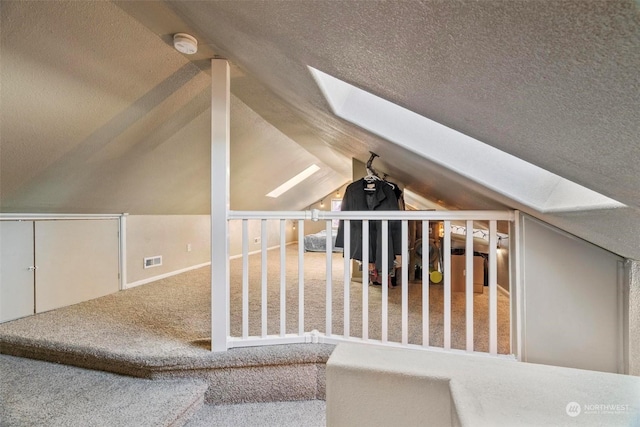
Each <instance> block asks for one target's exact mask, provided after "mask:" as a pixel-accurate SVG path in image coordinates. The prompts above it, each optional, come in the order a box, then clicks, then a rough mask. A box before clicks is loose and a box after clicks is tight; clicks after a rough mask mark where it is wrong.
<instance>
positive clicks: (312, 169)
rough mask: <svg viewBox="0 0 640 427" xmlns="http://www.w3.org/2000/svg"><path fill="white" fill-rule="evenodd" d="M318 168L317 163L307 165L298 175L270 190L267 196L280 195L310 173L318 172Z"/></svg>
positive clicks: (274, 196)
mask: <svg viewBox="0 0 640 427" xmlns="http://www.w3.org/2000/svg"><path fill="white" fill-rule="evenodd" d="M319 170H320V167H319V166H318V165H315V164H313V165H311V166H309V167H308V168H306V169H305V170H303V171H302V172H300V173H299V174H298V175H296V176H294V177H293V178H291V179H290V180H288V181H287V182H285V183H284V184H282V185H280V186H279V187H278V188H276V189H275V190H273V191H272V192H270V193H268V194H267V197H273V198H276V197H280V196H281V195H282V194H283V193H285V192H287V191H289V190H291V189H292V188H293V187H295V186H296V185H298V184H300V183H301V182H302V181H304V180H305V179H307V178H309V177H310V176H311V175H313V174H314V173H316V172H318V171H319Z"/></svg>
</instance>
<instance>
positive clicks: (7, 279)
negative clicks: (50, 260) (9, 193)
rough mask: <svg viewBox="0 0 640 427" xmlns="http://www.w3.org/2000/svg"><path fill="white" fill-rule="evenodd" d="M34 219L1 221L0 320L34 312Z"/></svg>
mask: <svg viewBox="0 0 640 427" xmlns="http://www.w3.org/2000/svg"><path fill="white" fill-rule="evenodd" d="M33 267H34V263H33V221H0V322H4V321H7V320H13V319H17V318H20V317H25V316H29V315H31V314H33V312H34V305H33V301H34V294H33V293H34V286H33V277H34V269H33Z"/></svg>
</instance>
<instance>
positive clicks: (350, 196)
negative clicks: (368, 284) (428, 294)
mask: <svg viewBox="0 0 640 427" xmlns="http://www.w3.org/2000/svg"><path fill="white" fill-rule="evenodd" d="M368 184H369V183H367V182H366V181H365V179H364V178H362V179H360V180H358V181H354V182H352V183H351V184H349V185H348V186H347V188H346V189H345V192H344V197H343V198H342V207H341V210H343V211H397V210H400V208H399V204H398V199H397V196H396V193H395V191H394V189H393V188H392V187H391V186H390V185H389V184H388V183H386V182H384V181H379V180H376V181H374V185H375V191H368V190H365V188H366V186H367V185H368ZM349 229H350V238H349V242H350V244H349V251H350V254H349V258H350V259H356V260H358V261H362V221H356V220H351V221H350V227H349ZM388 243H389V252H388V260H389V264H388V267H389V269H392V268H393V260H394V258H395V256H396V255H401V254H402V247H401V243H402V235H401V226H400V221H389V236H388ZM335 246H336V247H338V248H343V247H344V221H342V220H341V221H340V224H339V226H338V234H337V236H336V243H335ZM368 249H369V262H370V263H375V264H376V269H377V270H378V271H380V272H381V273H382V221H369V248H368ZM365 268H366V267H365ZM387 273H388V272H387Z"/></svg>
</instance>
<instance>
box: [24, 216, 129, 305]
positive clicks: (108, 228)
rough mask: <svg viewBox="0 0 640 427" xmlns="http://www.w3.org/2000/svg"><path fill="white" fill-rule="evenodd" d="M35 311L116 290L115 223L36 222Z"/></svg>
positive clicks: (117, 281) (111, 221)
mask: <svg viewBox="0 0 640 427" xmlns="http://www.w3.org/2000/svg"><path fill="white" fill-rule="evenodd" d="M35 230H36V231H35V236H36V245H35V254H36V255H35V259H36V263H37V264H38V270H37V273H36V312H37V313H40V312H43V311H48V310H53V309H55V308H59V307H64V306H67V305H71V304H76V303H79V302H82V301H87V300H90V299H93V298H98V297H101V296H105V295H108V294H110V293H114V292H117V291H118V289H119V279H118V273H119V256H118V254H119V241H118V230H119V227H118V221H117V220H115V219H107V220H68V221H67V220H62V221H38V222H36V227H35Z"/></svg>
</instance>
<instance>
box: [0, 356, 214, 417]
mask: <svg viewBox="0 0 640 427" xmlns="http://www.w3.org/2000/svg"><path fill="white" fill-rule="evenodd" d="M206 389H207V384H206V383H204V382H202V381H198V380H193V379H183V380H159V381H158V380H157V381H153V380H149V379H142V378H133V377H128V376H122V375H117V374H112V373H107V372H101V371H93V370H87V369H82V368H76V367H72V366H67V365H60V364H56V363H50V362H42V361H36V360H31V359H25V358H20V357H14V356H6V355H0V402H2V405H0V425H1V426H3V427H14V426H25V425H29V426H47V427H56V426H85V427H90V426H96V427H97V426H100V427H111V426H113V427H121V426H125V425H126V426H127V427H136V426H140V427H142V426H144V427H151V426H158V427H165V426H171V427H174V426H183V425H184V424H185V423H186V422H187V420H188V419H189V418H190V417H191V416H192V415H193V414H195V413H196V412H197V411H198V410H199V409H200V408H201V407H202V405H203V402H204V393H205V391H206Z"/></svg>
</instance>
